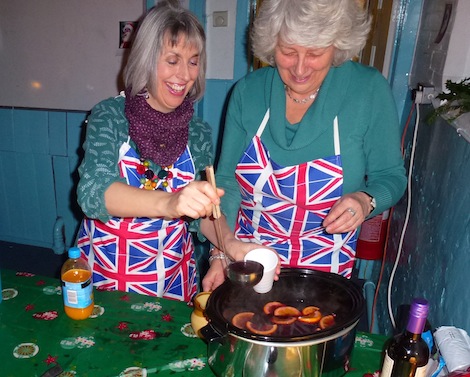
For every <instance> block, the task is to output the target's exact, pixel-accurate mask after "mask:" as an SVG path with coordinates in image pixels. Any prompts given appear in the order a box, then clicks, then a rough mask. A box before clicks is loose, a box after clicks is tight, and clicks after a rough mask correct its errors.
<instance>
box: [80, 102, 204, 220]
mask: <svg viewBox="0 0 470 377" xmlns="http://www.w3.org/2000/svg"><path fill="white" fill-rule="evenodd" d="M124 100H125V98H124V97H123V96H117V97H114V98H109V99H107V100H104V101H102V102H100V103H99V104H97V105H96V106H95V107H94V108H93V109H92V111H91V114H90V116H89V117H88V120H87V132H86V140H85V143H84V144H83V149H84V150H85V157H84V159H83V161H82V163H81V165H80V166H79V168H78V172H79V174H80V181H79V183H78V190H77V193H78V204H79V205H80V207H81V208H82V211H83V213H84V214H85V215H86V216H87V217H89V218H92V219H99V220H101V221H103V222H106V221H108V220H109V219H110V218H111V217H112V216H111V215H110V214H109V213H108V211H107V210H106V206H105V203H104V192H105V191H106V190H107V188H108V187H109V186H110V185H111V183H113V182H124V183H126V179H125V178H122V177H121V175H120V172H119V167H118V157H119V148H120V147H121V145H122V144H123V143H124V142H125V141H127V139H128V137H129V122H128V121H127V118H126V117H125V114H124ZM130 144H131V146H132V147H133V148H135V150H136V151H137V152H138V148H137V147H136V145H135V143H134V142H133V141H132V140H131V141H130ZM188 145H189V149H190V151H191V155H192V157H193V161H194V165H195V168H196V178H195V179H200V176H201V171H203V170H204V169H205V167H206V166H207V165H211V164H212V163H213V150H212V129H211V127H210V126H209V125H208V124H207V123H205V122H203V121H202V120H201V119H199V118H198V117H193V119H192V120H191V121H190V123H189V141H188ZM150 164H151V165H150V167H151V169H152V170H153V171H154V172H155V173H158V171H159V170H160V167H159V166H157V165H156V164H154V163H153V162H152V161H150Z"/></svg>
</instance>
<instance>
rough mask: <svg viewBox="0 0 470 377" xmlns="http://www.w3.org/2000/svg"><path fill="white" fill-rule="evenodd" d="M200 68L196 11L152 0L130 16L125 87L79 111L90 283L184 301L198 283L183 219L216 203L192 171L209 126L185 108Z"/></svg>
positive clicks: (201, 38)
mask: <svg viewBox="0 0 470 377" xmlns="http://www.w3.org/2000/svg"><path fill="white" fill-rule="evenodd" d="M205 68H206V47H205V34H204V31H203V28H202V27H201V25H200V24H199V22H198V20H197V19H196V17H195V16H194V15H193V14H191V13H190V12H189V11H187V10H186V9H184V8H182V7H180V5H179V3H178V1H177V0H174V1H161V2H159V3H158V5H156V6H155V7H154V8H153V9H151V10H150V11H149V12H148V13H147V15H146V16H145V18H144V19H143V20H142V22H141V23H140V24H139V29H138V31H137V34H136V37H135V39H134V41H133V46H132V49H131V52H130V55H129V59H128V63H127V66H126V68H125V72H124V73H125V74H124V78H125V87H126V89H125V92H123V93H121V95H119V96H117V97H114V98H109V99H107V100H104V101H102V102H100V103H99V104H97V105H96V106H95V107H94V108H93V109H92V111H91V114H90V116H89V117H88V120H87V134H86V140H85V143H84V145H83V148H84V150H85V156H84V159H83V161H82V163H81V165H80V167H79V174H80V181H79V184H78V202H79V204H80V206H81V208H82V210H83V212H84V214H85V218H84V220H83V222H82V224H81V228H80V230H79V235H78V240H77V246H78V247H79V248H80V249H81V251H82V256H83V257H84V258H85V259H87V260H88V262H89V263H90V265H91V266H92V269H93V282H94V285H95V286H96V287H97V289H104V290H114V289H116V290H122V291H129V292H137V293H142V294H147V295H154V296H159V297H166V298H170V299H177V300H183V301H190V300H191V299H192V297H193V296H194V294H195V293H196V292H197V289H198V282H197V274H196V263H195V259H194V245H193V240H192V238H191V233H190V230H194V231H196V230H197V229H196V228H194V229H193V228H191V229H190V225H191V226H194V225H197V224H194V223H195V222H194V221H193V223H192V224H189V222H188V221H189V220H188V219H189V218H191V219H199V218H201V217H204V216H209V215H210V214H211V213H212V208H213V205H214V204H219V202H220V199H219V194H220V192H216V190H214V189H213V188H212V186H211V185H210V184H209V183H208V182H203V181H200V180H198V178H199V177H200V172H201V171H203V170H204V168H205V167H206V166H207V165H210V164H212V160H213V152H212V136H211V128H210V127H209V125H208V124H206V123H204V122H203V121H202V120H201V119H199V118H197V117H196V116H194V102H195V101H196V100H198V99H199V98H201V96H202V95H203V92H204V78H205ZM193 224H194V225H193Z"/></svg>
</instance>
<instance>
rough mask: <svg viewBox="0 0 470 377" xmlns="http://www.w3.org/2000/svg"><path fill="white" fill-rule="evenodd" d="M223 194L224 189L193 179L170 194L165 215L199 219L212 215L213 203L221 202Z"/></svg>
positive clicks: (173, 217)
mask: <svg viewBox="0 0 470 377" xmlns="http://www.w3.org/2000/svg"><path fill="white" fill-rule="evenodd" d="M223 194H224V191H223V190H222V189H217V191H216V190H214V188H213V187H212V185H211V184H210V183H208V182H205V181H193V182H191V183H189V184H188V185H187V186H185V187H184V188H183V189H182V190H180V191H178V192H175V193H172V194H170V196H169V200H168V203H167V211H166V212H167V214H166V215H165V217H166V218H170V219H175V218H179V217H183V216H187V217H191V218H193V219H198V218H200V217H206V216H210V215H211V214H212V209H213V208H214V207H213V205H219V204H220V197H221V196H222V195H223Z"/></svg>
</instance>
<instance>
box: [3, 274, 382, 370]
mask: <svg viewBox="0 0 470 377" xmlns="http://www.w3.org/2000/svg"><path fill="white" fill-rule="evenodd" d="M1 279H2V288H3V290H2V296H3V301H2V302H1V303H0V371H1V373H0V375H1V376H2V377H23V376H24V377H26V376H27V377H34V376H38V377H40V376H43V375H45V373H46V372H47V371H48V370H51V369H52V368H57V369H58V368H60V369H62V370H63V372H61V374H59V375H60V376H61V377H69V376H70V377H124V376H172V377H198V376H204V377H209V376H213V373H212V371H211V369H210V367H209V366H208V364H207V346H206V344H205V343H204V342H203V341H202V340H201V339H199V338H198V337H197V336H196V335H195V334H194V332H193V330H192V328H191V325H190V316H191V312H192V307H191V306H189V305H188V304H186V303H184V302H180V301H173V300H167V299H162V298H156V297H149V296H142V295H138V294H133V293H126V292H119V291H99V290H96V289H95V309H94V311H93V314H92V315H91V316H90V317H89V318H87V319H86V320H82V321H75V320H72V319H70V318H69V317H67V316H66V314H65V312H64V309H63V301H62V292H61V286H60V281H59V280H57V279H54V278H49V277H44V276H38V275H34V274H30V273H27V272H15V271H11V270H2V271H1ZM384 340H385V337H381V336H379V335H371V334H366V333H358V334H357V336H356V344H355V347H354V350H353V353H352V360H351V370H350V371H349V372H348V373H347V376H351V377H355V376H361V377H362V376H363V375H364V374H366V373H374V372H375V371H377V370H378V368H379V367H380V350H381V348H382V346H383V342H384ZM52 375H57V374H52Z"/></svg>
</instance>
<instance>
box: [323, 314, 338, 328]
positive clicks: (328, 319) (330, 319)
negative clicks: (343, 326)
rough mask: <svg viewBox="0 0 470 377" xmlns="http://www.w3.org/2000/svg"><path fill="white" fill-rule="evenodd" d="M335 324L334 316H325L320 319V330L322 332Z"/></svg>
mask: <svg viewBox="0 0 470 377" xmlns="http://www.w3.org/2000/svg"><path fill="white" fill-rule="evenodd" d="M334 324H335V316H334V315H332V314H329V315H326V316H324V317H322V319H320V328H321V329H322V330H324V329H326V328H327V327H330V326H333V325H334Z"/></svg>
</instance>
